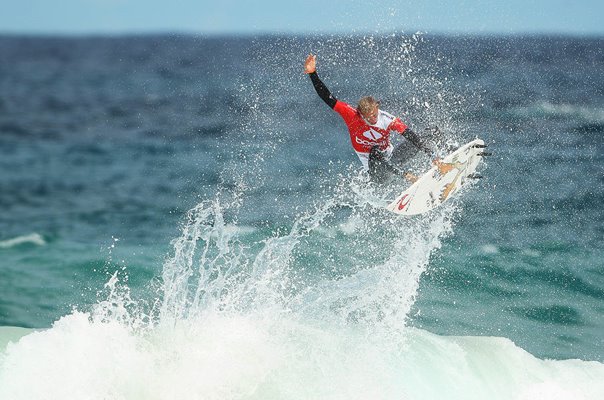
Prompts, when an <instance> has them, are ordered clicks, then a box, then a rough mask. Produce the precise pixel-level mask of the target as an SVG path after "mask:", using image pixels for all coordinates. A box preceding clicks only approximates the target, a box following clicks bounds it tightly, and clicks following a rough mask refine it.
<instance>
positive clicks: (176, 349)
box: [0, 185, 604, 400]
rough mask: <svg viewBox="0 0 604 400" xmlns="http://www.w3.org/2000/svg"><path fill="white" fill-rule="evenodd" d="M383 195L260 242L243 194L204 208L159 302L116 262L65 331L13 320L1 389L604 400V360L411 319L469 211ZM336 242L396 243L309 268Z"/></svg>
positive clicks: (23, 393) (177, 247)
mask: <svg viewBox="0 0 604 400" xmlns="http://www.w3.org/2000/svg"><path fill="white" fill-rule="evenodd" d="M346 186H347V185H344V186H343V187H346ZM349 188H350V187H349ZM350 193H352V195H351V194H350ZM240 196H241V194H238V195H236V196H235V197H236V198H238V197H240ZM372 201H373V198H372V193H368V192H367V190H365V189H363V188H359V187H355V190H341V191H338V190H337V189H336V195H334V197H333V198H332V199H331V200H330V201H328V202H326V203H325V204H322V205H320V206H317V207H316V208H315V209H314V210H312V211H311V212H308V213H306V214H304V213H303V214H301V215H299V216H298V217H297V219H296V220H295V221H294V223H293V226H292V227H291V229H290V230H289V231H288V232H284V233H276V232H273V233H272V234H271V235H270V236H268V237H265V238H263V239H262V240H256V241H253V242H252V241H250V240H249V239H247V240H246V239H245V237H246V235H249V234H250V231H249V230H246V229H239V227H238V226H237V223H236V219H233V220H231V221H229V220H228V219H226V218H228V217H226V216H225V211H226V210H228V209H229V208H232V207H237V205H236V204H237V201H233V199H230V200H228V201H227V200H226V199H223V198H221V197H220V196H217V198H216V199H215V200H212V201H203V202H201V203H200V204H198V205H197V206H196V207H194V208H193V209H191V210H189V212H188V213H187V215H186V218H185V221H184V222H183V224H182V230H181V236H180V237H178V238H176V239H175V240H173V241H172V246H173V250H172V253H171V256H170V257H169V258H167V259H166V261H165V262H164V265H163V272H162V280H161V283H159V284H158V285H159V293H158V297H157V299H154V300H153V301H152V302H148V301H143V299H141V301H140V302H139V301H138V300H136V299H133V298H132V297H131V295H130V291H129V288H128V286H127V283H126V282H125V281H124V280H125V277H123V276H124V272H121V271H116V272H115V274H114V275H113V276H112V277H111V279H109V281H108V282H107V283H106V284H105V288H104V292H103V293H104V296H105V298H104V299H103V300H102V301H99V303H98V304H96V305H95V306H94V307H93V308H92V309H91V310H90V311H88V312H84V311H79V310H74V311H73V312H72V313H71V314H69V315H66V316H64V317H62V318H60V319H59V320H58V321H56V322H55V323H54V324H53V326H52V327H51V328H49V329H42V330H28V329H18V328H9V327H4V328H2V329H1V330H0V346H1V347H0V348H2V349H3V351H2V353H0V398H1V399H10V400H20V399H28V400H30V399H57V400H59V399H147V400H149V399H158V400H159V399H174V398H178V399H284V398H287V399H310V398H312V399H368V398H371V399H575V400H576V399H598V398H601V397H602V395H603V394H604V365H602V364H601V363H598V362H588V361H581V360H563V361H559V360H558V361H555V360H541V359H538V358H536V357H534V356H532V355H531V354H529V353H527V352H526V351H524V350H523V349H521V348H519V347H517V346H516V345H514V343H513V342H512V341H510V340H509V339H506V338H501V337H471V336H468V337H460V336H438V335H435V334H432V333H429V332H427V331H425V330H421V329H418V328H413V327H409V326H406V323H405V322H406V319H407V316H408V313H409V312H410V310H411V307H412V305H413V302H414V299H415V296H416V292H417V288H418V284H419V280H420V278H421V276H422V274H423V273H424V272H425V271H426V269H427V267H428V265H429V262H430V256H431V254H432V253H433V252H435V251H437V250H438V249H439V247H440V245H441V238H442V237H444V236H446V235H450V234H452V233H453V227H454V224H453V222H452V218H451V215H452V214H455V213H456V208H458V207H460V204H459V203H457V202H456V203H454V204H453V205H449V206H446V207H443V208H441V209H439V210H438V211H437V212H434V213H431V214H429V215H426V216H422V217H421V218H416V219H413V220H408V221H402V220H400V219H398V218H392V215H389V214H388V213H386V212H382V211H381V210H377V209H375V207H374V206H372V205H371V203H372ZM233 204H235V206H233ZM336 237H339V239H337V240H338V241H337V243H347V245H344V248H340V249H338V250H335V255H332V256H331V257H346V256H350V257H353V255H352V253H355V252H357V251H361V253H363V252H364V251H366V250H364V249H369V251H371V246H367V245H366V243H364V241H365V240H371V241H373V242H375V241H379V242H380V243H381V245H386V246H385V247H386V248H389V249H390V250H389V251H387V252H386V253H387V254H385V255H382V254H380V255H379V257H375V256H374V255H372V254H366V255H365V260H367V259H369V260H372V263H367V262H358V263H356V264H352V265H355V268H353V269H352V270H337V269H336V266H335V265H331V266H330V265H329V264H330V263H329V262H326V263H324V264H323V265H322V267H324V268H325V269H323V270H317V269H316V268H312V269H305V268H304V261H303V259H304V257H305V256H303V254H304V253H312V252H316V251H321V249H323V250H324V248H325V242H327V241H332V242H334V243H336V242H335V238H336ZM342 238H344V240H345V241H342ZM367 238H369V239H367ZM317 243H321V244H320V245H317ZM363 245H365V246H363ZM359 248H363V250H359ZM319 256H322V257H325V255H319ZM354 256H355V257H356V255H354ZM301 259H302V261H301ZM336 264H337V263H336ZM347 264H348V262H347ZM300 267H302V268H300Z"/></svg>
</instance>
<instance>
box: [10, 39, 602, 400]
mask: <svg viewBox="0 0 604 400" xmlns="http://www.w3.org/2000/svg"><path fill="white" fill-rule="evenodd" d="M310 52H312V53H314V54H317V55H318V72H319V75H320V76H321V78H322V79H323V81H324V82H325V84H326V85H327V86H328V87H329V89H330V90H331V91H332V93H333V94H334V95H335V96H336V97H337V98H339V99H340V100H344V101H347V102H349V103H351V104H353V105H354V104H356V101H357V99H358V98H360V97H361V96H364V95H374V96H376V97H377V98H379V99H380V101H381V107H382V108H383V109H384V110H386V111H388V112H390V113H392V114H395V115H397V116H400V117H401V119H402V120H403V121H405V122H406V123H407V124H408V125H410V126H411V127H412V128H413V129H414V130H415V131H416V132H417V133H418V134H419V135H420V136H422V135H423V134H425V132H426V129H430V128H434V127H438V128H439V130H440V132H441V133H440V135H439V136H438V138H437V140H436V145H437V146H438V148H439V149H440V151H442V152H446V151H447V149H450V148H453V147H455V146H458V145H461V144H463V143H466V142H468V141H470V140H472V139H474V138H477V137H478V138H481V139H483V140H484V141H485V142H486V143H487V144H488V151H489V152H492V153H493V155H492V156H490V157H485V162H484V163H483V164H482V165H481V166H480V167H479V171H478V172H479V173H480V175H482V176H483V178H482V179H479V180H477V181H476V182H475V183H473V184H472V185H470V186H469V187H467V188H464V190H463V191H461V192H460V193H459V194H458V195H456V197H455V198H454V199H453V200H452V201H449V202H447V203H446V204H444V205H443V206H441V207H439V208H437V209H435V210H434V211H432V212H429V213H426V214H423V215H419V216H414V217H398V216H396V215H394V214H391V213H389V212H388V211H386V210H384V209H383V205H384V201H385V199H387V198H388V196H392V195H393V194H394V192H396V191H400V190H401V189H400V188H399V187H393V188H389V189H390V191H388V190H387V189H384V188H382V189H379V188H375V187H374V186H372V185H369V184H368V183H367V178H366V176H365V175H364V173H363V172H362V171H360V163H359V161H358V159H357V157H356V155H355V154H354V152H353V150H352V148H351V146H350V139H349V137H348V134H347V132H346V128H345V125H344V124H343V122H342V121H341V119H340V117H339V116H338V115H337V114H336V113H334V112H333V111H332V110H330V109H329V108H328V107H327V106H326V105H325V104H324V103H323V102H322V101H321V100H320V99H319V98H318V96H317V95H316V93H315V92H314V89H313V87H312V85H311V82H310V80H309V79H308V77H307V76H306V75H304V74H303V62H304V59H305V57H306V55H307V54H309V53H310ZM0 55H1V57H0V152H1V154H2V156H1V157H0V167H1V173H0V207H1V210H2V212H0V399H2V400H18V399H27V400H35V399H45V400H46V399H99V400H100V399H103V400H107V399H120V400H121V399H340V398H341V399H399V400H400V399H573V400H575V399H602V398H604V39H603V38H597V37H594V38H590V37H565V36H482V37H481V36H438V35H430V34H422V33H416V34H413V33H409V34H403V33H396V34H390V35H378V34H375V35H354V36H337V35H334V36H330V35H320V36H280V35H265V36H249V37H248V36H224V37H220V36H213V37H205V36H194V35H140V36H86V37H51V36H40V37H36V36H16V35H12V36H11V35H4V36H0ZM395 136H396V135H395ZM401 140H404V139H402V138H400V137H393V141H394V142H396V143H398V142H400V141H401ZM429 165H430V160H429V159H427V157H424V158H422V156H418V157H417V158H415V159H414V160H413V161H412V168H413V170H414V171H415V172H417V173H420V172H421V171H422V170H426V169H427V168H429Z"/></svg>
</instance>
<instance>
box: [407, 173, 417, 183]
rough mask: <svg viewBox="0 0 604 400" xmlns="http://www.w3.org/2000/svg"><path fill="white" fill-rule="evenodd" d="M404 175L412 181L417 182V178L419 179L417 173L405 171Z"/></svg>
mask: <svg viewBox="0 0 604 400" xmlns="http://www.w3.org/2000/svg"><path fill="white" fill-rule="evenodd" d="M403 177H404V178H405V179H406V180H408V181H409V182H411V183H415V182H417V180H418V179H419V178H418V177H417V175H414V174H412V173H411V172H405V174H404V175H403Z"/></svg>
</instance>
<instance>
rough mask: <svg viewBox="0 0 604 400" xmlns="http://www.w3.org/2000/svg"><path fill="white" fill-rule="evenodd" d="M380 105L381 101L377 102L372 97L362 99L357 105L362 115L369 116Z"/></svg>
mask: <svg viewBox="0 0 604 400" xmlns="http://www.w3.org/2000/svg"><path fill="white" fill-rule="evenodd" d="M379 105H380V102H379V100H376V99H375V98H373V97H372V96H365V97H361V99H360V100H359V103H358V105H357V110H358V111H359V112H360V113H361V114H367V113H370V112H372V111H373V110H374V109H375V108H376V107H378V106H379Z"/></svg>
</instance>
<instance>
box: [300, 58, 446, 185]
mask: <svg viewBox="0 0 604 400" xmlns="http://www.w3.org/2000/svg"><path fill="white" fill-rule="evenodd" d="M316 66H317V56H316V55H313V54H309V55H308V57H307V58H306V61H305V63H304V72H305V73H306V74H308V75H309V76H310V79H311V81H312V84H313V86H314V88H315V90H316V91H317V94H318V95H319V97H320V98H321V99H322V100H323V101H324V102H325V103H326V104H327V105H328V106H329V107H331V108H332V109H333V110H334V111H335V112H337V113H338V114H340V116H341V117H342V119H343V120H344V122H345V123H346V126H347V127H348V132H349V134H350V140H351V142H352V147H353V149H354V151H355V152H356V154H357V156H358V157H359V159H360V160H361V163H362V164H363V167H364V169H365V170H366V171H368V172H369V176H370V177H371V179H372V181H374V182H377V183H382V182H385V181H386V180H388V178H389V177H390V176H391V175H393V174H395V175H403V176H404V177H405V179H407V180H408V181H410V182H415V181H416V180H417V177H416V176H415V175H414V174H412V173H410V172H402V171H400V170H399V169H398V168H397V167H395V166H394V165H393V164H396V165H402V164H403V163H404V162H405V161H407V159H409V158H410V156H412V155H413V154H415V153H416V152H417V150H414V151H412V152H411V153H412V154H410V151H409V146H407V145H406V144H405V143H401V144H399V145H398V146H396V147H394V146H393V145H392V143H390V133H391V132H393V131H394V132H398V133H399V134H401V135H403V137H405V138H406V139H408V140H409V142H411V143H412V144H413V145H414V146H415V147H416V148H417V149H419V150H421V151H423V152H425V153H426V154H428V155H430V156H431V157H432V156H434V153H433V151H432V150H431V149H430V148H429V147H428V146H427V145H426V144H425V143H424V142H423V141H422V140H421V139H420V138H419V136H418V135H417V134H416V133H415V132H413V131H412V130H411V129H410V128H409V127H408V126H407V125H405V124H404V123H403V122H402V121H401V120H400V119H399V118H397V117H395V116H393V115H392V114H389V113H387V112H385V111H383V110H381V109H380V107H379V106H380V102H379V101H378V100H376V99H375V98H373V97H372V96H365V97H362V98H361V99H360V100H359V102H358V105H357V107H356V108H355V107H352V106H351V105H349V104H347V103H345V102H343V101H341V100H338V99H336V98H335V97H333V95H332V94H331V92H330V91H329V89H327V87H326V86H325V84H324V83H323V82H322V81H321V79H319V75H317V67H316ZM434 164H435V165H437V167H438V168H439V170H441V171H442V169H446V168H447V167H448V165H447V164H443V163H441V162H440V160H439V159H438V158H435V159H434ZM442 172H444V171H442Z"/></svg>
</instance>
